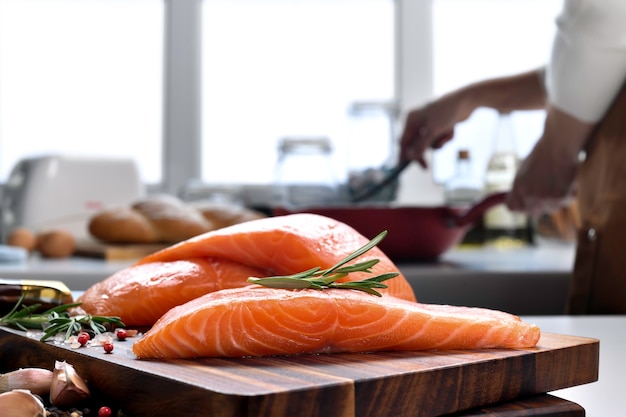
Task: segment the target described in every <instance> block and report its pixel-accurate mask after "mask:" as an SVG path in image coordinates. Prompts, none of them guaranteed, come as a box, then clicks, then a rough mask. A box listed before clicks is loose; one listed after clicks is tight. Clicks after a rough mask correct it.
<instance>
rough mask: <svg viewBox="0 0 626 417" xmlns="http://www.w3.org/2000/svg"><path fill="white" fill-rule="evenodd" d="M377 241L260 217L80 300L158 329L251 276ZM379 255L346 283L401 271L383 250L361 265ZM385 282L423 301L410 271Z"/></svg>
mask: <svg viewBox="0 0 626 417" xmlns="http://www.w3.org/2000/svg"><path fill="white" fill-rule="evenodd" d="M381 231H382V230H381ZM373 237H374V236H371V237H369V238H373ZM369 238H366V237H364V236H363V235H361V234H360V233H358V232H357V231H356V230H354V229H353V228H352V227H350V226H348V225H346V224H344V223H341V222H338V221H336V220H333V219H331V218H328V217H324V216H319V215H314V214H292V215H288V216H277V217H270V218H264V219H259V220H253V221H249V222H246V223H241V224H237V225H234V226H230V227H225V228H223V229H218V230H215V231H212V232H208V233H205V234H203V235H200V236H197V237H195V238H192V239H189V240H186V241H184V242H181V243H179V244H176V245H173V246H170V247H169V248H166V249H164V250H162V251H160V252H157V253H155V254H152V255H149V256H147V257H145V258H143V259H141V260H140V261H139V262H137V263H136V264H135V265H133V266H131V267H129V268H127V269H125V270H122V271H120V272H118V273H116V274H114V275H112V276H111V277H109V278H107V279H105V280H103V281H101V282H99V283H97V284H95V285H93V286H92V287H90V288H89V289H87V291H85V293H84V294H83V295H82V296H81V297H79V298H78V300H77V301H78V302H81V303H82V305H81V307H82V309H83V310H85V311H86V312H87V313H90V314H94V315H105V316H119V317H120V318H121V319H122V321H123V322H124V323H125V324H126V325H129V326H150V325H152V324H154V322H156V320H157V319H158V318H159V317H161V316H162V315H163V314H165V312H166V311H168V310H169V309H170V308H172V307H174V306H176V305H179V304H182V303H184V302H187V301H189V300H192V299H194V298H196V297H199V296H200V295H203V294H206V293H208V292H213V291H218V290H221V289H224V288H234V287H243V286H247V285H249V283H248V282H247V279H248V277H250V276H255V277H267V276H271V275H291V274H295V273H298V272H302V271H305V270H308V269H310V268H314V267H318V266H319V267H321V268H323V269H326V268H330V267H331V266H333V265H335V264H336V263H337V262H339V261H340V260H342V259H343V258H345V257H346V256H347V255H349V254H350V253H352V252H354V251H355V250H356V249H358V248H359V247H361V246H363V245H364V244H366V243H367V242H368V241H369ZM372 258H377V259H379V260H380V262H379V263H378V264H377V265H375V266H374V267H373V268H372V274H368V273H364V272H363V273H361V272H359V273H353V274H350V275H349V276H348V277H347V278H345V279H344V281H345V280H362V279H365V278H368V277H372V276H374V275H378V274H382V273H387V272H398V273H400V271H399V270H398V268H397V267H396V266H395V265H394V263H393V262H392V261H391V260H390V259H389V258H388V257H387V256H386V255H385V254H384V253H383V252H382V251H381V250H380V249H379V248H377V247H375V248H372V249H371V250H370V251H368V252H367V253H365V254H364V255H363V256H361V257H359V258H358V259H357V260H356V262H361V261H365V260H368V259H372ZM385 284H386V285H387V286H388V288H387V289H383V290H381V292H382V293H384V294H389V295H393V296H395V297H398V298H402V299H406V300H410V301H415V295H414V293H413V290H412V288H411V285H410V284H409V283H408V281H407V280H406V279H405V277H404V276H403V275H402V274H400V275H399V276H398V277H396V278H394V279H391V280H388V281H385Z"/></svg>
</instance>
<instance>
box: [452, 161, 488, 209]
mask: <svg viewBox="0 0 626 417" xmlns="http://www.w3.org/2000/svg"><path fill="white" fill-rule="evenodd" d="M444 192H445V197H446V203H447V205H448V206H469V205H471V204H473V203H475V202H476V201H477V200H478V199H479V198H480V197H481V196H482V194H483V184H482V181H481V180H480V179H479V178H477V177H476V176H475V175H474V172H473V169H472V160H471V158H470V151H469V150H468V149H460V150H459V151H458V152H457V158H456V169H455V172H454V176H453V177H452V178H451V179H450V180H448V181H447V182H446V184H445V187H444Z"/></svg>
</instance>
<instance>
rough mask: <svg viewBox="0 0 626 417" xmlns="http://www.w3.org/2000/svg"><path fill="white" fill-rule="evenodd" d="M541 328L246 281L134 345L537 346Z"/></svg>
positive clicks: (251, 348) (179, 312)
mask: <svg viewBox="0 0 626 417" xmlns="http://www.w3.org/2000/svg"><path fill="white" fill-rule="evenodd" d="M539 337H540V329H539V328H538V327H537V326H535V325H532V324H528V323H526V322H524V321H522V320H521V319H520V318H519V317H517V316H514V315H511V314H508V313H505V312H501V311H495V310H489V309H482V308H471V307H456V306H446V305H429V304H420V303H416V302H411V301H406V300H401V299H398V298H395V297H392V296H387V297H376V296H373V295H369V294H366V293H362V292H359V291H354V290H344V289H329V290H323V291H319V290H311V289H305V290H288V289H275V288H266V287H261V286H255V285H252V286H248V287H241V288H235V289H227V290H221V291H218V292H213V293H209V294H206V295H204V296H202V297H199V298H197V299H194V300H192V301H190V302H188V303H186V304H183V305H180V306H178V307H175V308H173V309H172V310H170V311H169V312H167V313H166V314H165V315H164V316H163V317H161V318H160V319H159V320H158V321H157V323H156V324H155V325H154V326H153V327H152V328H151V329H150V330H149V331H148V332H146V334H145V335H144V336H143V337H142V338H141V339H139V340H138V341H137V342H135V343H134V345H133V352H134V353H135V355H136V356H137V357H138V358H141V359H147V358H159V359H166V358H196V357H242V356H274V355H294V354H306V353H335V352H371V351H394V350H395V351H397V350H405V351H416V350H434V349H436V350H444V349H445V350H449V349H486V348H532V347H534V346H536V344H537V342H538V340H539Z"/></svg>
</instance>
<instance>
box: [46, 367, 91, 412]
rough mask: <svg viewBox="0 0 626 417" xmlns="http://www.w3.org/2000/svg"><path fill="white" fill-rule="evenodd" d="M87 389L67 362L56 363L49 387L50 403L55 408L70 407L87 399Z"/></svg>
mask: <svg viewBox="0 0 626 417" xmlns="http://www.w3.org/2000/svg"><path fill="white" fill-rule="evenodd" d="M89 395H90V393H89V388H87V384H85V381H83V379H82V378H81V377H80V376H79V375H78V373H76V369H74V367H73V366H72V365H70V364H69V363H67V362H65V361H64V362H59V361H56V362H55V364H54V372H53V376H52V385H51V387H50V402H51V403H52V405H55V406H61V407H63V406H72V405H75V404H77V403H79V402H80V401H82V400H84V399H85V398H87V397H89Z"/></svg>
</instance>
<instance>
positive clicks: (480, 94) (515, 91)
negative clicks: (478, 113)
mask: <svg viewBox="0 0 626 417" xmlns="http://www.w3.org/2000/svg"><path fill="white" fill-rule="evenodd" d="M451 94H456V95H458V99H459V101H460V102H461V103H463V104H462V108H463V110H462V114H464V118H467V117H469V115H470V114H471V113H472V112H473V111H474V110H476V109H477V108H479V107H488V108H492V109H494V110H497V111H498V112H501V113H509V112H511V111H514V110H538V109H544V108H545V106H546V95H545V89H544V86H543V80H542V77H541V74H540V72H539V71H538V70H533V71H528V72H525V73H521V74H517V75H513V76H507V77H499V78H493V79H490V80H485V81H481V82H477V83H473V84H470V85H468V86H466V87H464V88H461V89H459V90H457V91H456V92H454V93H451Z"/></svg>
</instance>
